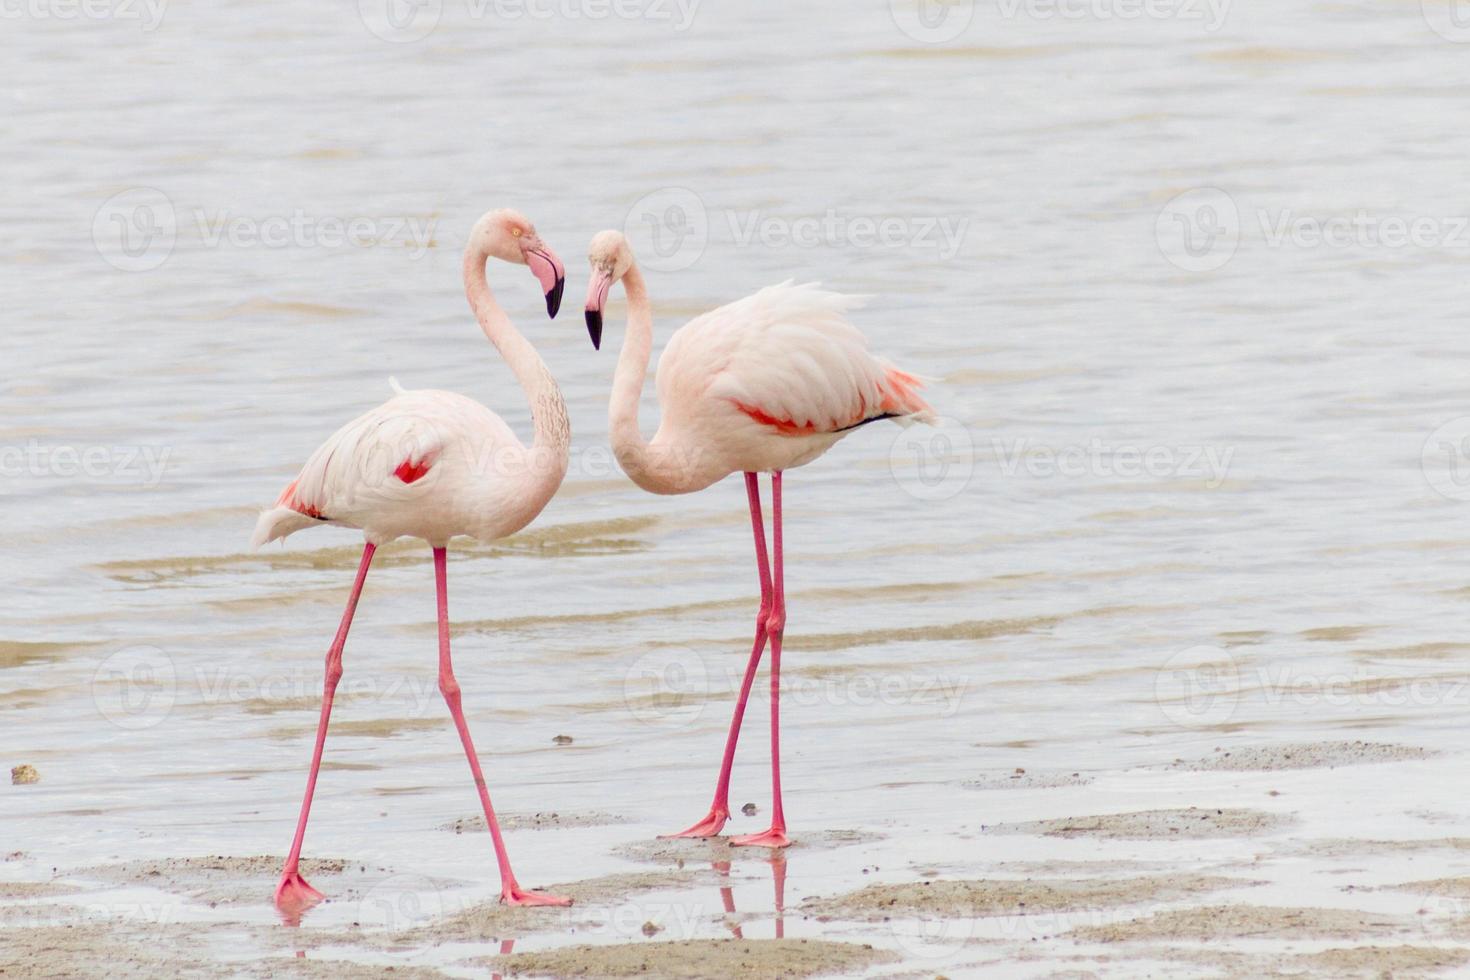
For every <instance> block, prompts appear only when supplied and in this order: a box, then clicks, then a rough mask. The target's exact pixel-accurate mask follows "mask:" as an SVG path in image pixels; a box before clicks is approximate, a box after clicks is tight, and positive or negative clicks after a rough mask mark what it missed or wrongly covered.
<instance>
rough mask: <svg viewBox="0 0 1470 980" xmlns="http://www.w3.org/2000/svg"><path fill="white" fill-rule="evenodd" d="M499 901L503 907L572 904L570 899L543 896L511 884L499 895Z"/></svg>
mask: <svg viewBox="0 0 1470 980" xmlns="http://www.w3.org/2000/svg"><path fill="white" fill-rule="evenodd" d="M500 901H501V903H502V904H504V905H520V906H526V907H531V906H537V905H557V906H562V907H565V906H568V905H571V904H572V900H571V899H570V898H562V897H561V896H560V895H543V894H542V893H541V892H531V891H526V890H525V889H523V888H521V886H520V885H517V884H515V883H514V882H512V883H511V884H510V885H508V886H507V887H506V888H505V889H504V890H502V891H501V893H500Z"/></svg>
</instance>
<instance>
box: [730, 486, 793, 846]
mask: <svg viewBox="0 0 1470 980" xmlns="http://www.w3.org/2000/svg"><path fill="white" fill-rule="evenodd" d="M771 550H772V552H773V555H772V559H773V560H772V564H773V565H774V578H773V581H772V585H771V598H772V609H771V614H770V617H769V618H768V619H767V620H766V631H767V632H768V633H769V634H770V637H771V800H772V802H771V827H770V829H769V830H766V831H763V832H761V833H759V834H749V835H747V836H744V837H735V838H732V839H731V841H730V843H731V844H732V845H734V846H736V847H787V846H789V845H790V844H791V841H789V840H787V839H786V813H785V811H784V810H783V809H782V807H781V638H782V636H783V635H784V634H785V632H786V576H785V560H784V557H783V554H782V549H781V471H780V470H777V471H776V472H774V473H772V474H771Z"/></svg>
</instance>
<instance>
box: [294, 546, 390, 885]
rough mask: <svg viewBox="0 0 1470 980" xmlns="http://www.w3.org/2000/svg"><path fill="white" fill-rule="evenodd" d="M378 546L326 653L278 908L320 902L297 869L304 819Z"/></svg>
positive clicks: (365, 558) (367, 552) (361, 569)
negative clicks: (319, 701)
mask: <svg viewBox="0 0 1470 980" xmlns="http://www.w3.org/2000/svg"><path fill="white" fill-rule="evenodd" d="M377 550H378V549H377V546H376V545H373V544H368V545H367V546H366V547H364V548H363V549H362V563H361V564H360V565H358V567H357V580H356V581H355V582H353V584H352V595H351V596H349V597H348V599H347V610H346V611H345V612H343V613H342V625H340V626H338V627H337V637H336V639H334V640H333V641H332V646H331V649H329V650H328V651H327V672H326V679H325V680H324V681H323V682H322V714H321V718H320V719H319V720H318V721H317V724H316V750H315V751H314V752H313V753H312V756H311V775H309V776H307V777H306V795H305V796H304V797H302V800H301V816H300V817H299V818H298V819H297V821H296V839H295V840H293V841H292V842H291V853H290V854H289V855H287V856H286V865H285V867H284V868H282V869H281V881H280V884H278V885H276V895H275V901H276V906H277V907H278V908H282V909H286V910H299V909H302V908H305V907H306V906H308V905H313V904H315V903H317V902H320V901H321V900H322V898H323V897H324V896H323V895H322V893H321V892H319V891H317V890H316V889H315V888H313V887H311V886H310V885H308V884H307V883H306V879H305V878H303V877H301V872H300V871H299V870H298V866H299V864H300V863H301V842H302V841H303V840H305V839H306V818H307V817H308V816H309V815H310V814H311V796H312V793H314V792H315V791H316V774H317V770H319V769H320V768H321V765H322V747H323V746H325V745H326V744H327V721H328V720H329V719H330V718H331V716H332V695H334V694H335V693H336V692H337V682H338V681H339V680H341V679H342V649H343V648H344V647H346V646H347V631H348V630H349V629H351V627H352V615H353V613H355V612H357V600H358V599H360V598H362V586H363V583H364V582H366V581H367V573H368V568H369V566H371V565H372V563H373V553H374V552H375V551H377Z"/></svg>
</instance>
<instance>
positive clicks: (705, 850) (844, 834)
mask: <svg viewBox="0 0 1470 980" xmlns="http://www.w3.org/2000/svg"><path fill="white" fill-rule="evenodd" d="M752 823H754V821H752ZM763 829H764V825H762V826H760V827H752V828H751V831H750V832H755V831H759V830H763ZM745 832H746V831H743V830H742V831H741V832H740V833H745ZM882 839H883V835H882V834H874V833H869V832H867V831H861V830H823V831H819V832H816V833H810V834H801V835H799V836H798V837H796V838H795V839H794V840H793V841H792V842H791V846H790V847H789V848H785V850H787V851H791V852H799V851H803V850H816V851H825V850H832V849H834V848H838V847H847V846H849V845H852V844H867V843H871V842H872V841H878V840H882ZM615 853H617V854H620V855H622V856H623V857H626V858H631V859H632V860H634V861H648V862H652V863H654V864H677V865H679V866H680V867H683V866H684V862H685V861H731V860H747V861H749V860H755V861H767V862H768V861H770V860H771V852H770V851H769V850H768V849H766V848H764V847H731V846H730V838H729V837H728V836H725V837H707V838H702V839H700V838H683V837H680V838H675V839H672V840H662V839H657V838H656V839H654V840H641V841H635V842H633V843H631V844H625V845H624V846H622V847H619V848H617V849H616V852H615Z"/></svg>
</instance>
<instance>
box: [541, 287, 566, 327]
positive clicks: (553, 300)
mask: <svg viewBox="0 0 1470 980" xmlns="http://www.w3.org/2000/svg"><path fill="white" fill-rule="evenodd" d="M566 285H567V281H566V280H565V279H557V281H556V285H555V286H552V287H551V292H549V293H547V294H546V315H547V316H549V317H551V318H552V319H553V320H555V319H556V314H557V311H558V310H560V309H561V294H562V290H564V289H566Z"/></svg>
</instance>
